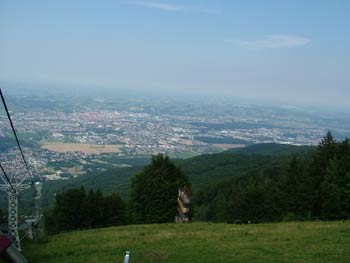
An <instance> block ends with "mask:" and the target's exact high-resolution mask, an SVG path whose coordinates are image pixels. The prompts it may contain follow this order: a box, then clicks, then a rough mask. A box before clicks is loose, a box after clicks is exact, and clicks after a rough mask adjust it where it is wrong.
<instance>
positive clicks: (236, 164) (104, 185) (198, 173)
mask: <svg viewBox="0 0 350 263" xmlns="http://www.w3.org/2000/svg"><path fill="white" fill-rule="evenodd" d="M277 149H278V152H280V155H278V154H277V153H276V152H277ZM305 149H310V150H312V149H313V148H312V147H311V148H308V147H297V146H291V145H278V144H262V145H252V146H248V147H246V148H245V149H244V151H243V150H242V151H243V152H242V153H241V152H237V153H235V152H230V151H225V152H222V153H217V154H205V155H200V156H196V157H193V158H188V159H183V160H175V162H176V164H177V165H179V166H180V167H181V168H182V169H183V170H184V172H185V173H187V174H188V176H189V179H190V182H191V184H192V189H193V190H194V191H197V190H199V189H201V188H202V187H205V186H208V185H214V184H217V183H218V182H220V181H222V180H225V179H230V178H233V177H239V176H242V175H244V174H245V173H246V172H247V171H249V170H257V169H265V168H266V169H267V168H269V167H272V166H276V165H286V164H287V163H288V161H289V160H290V153H296V152H298V151H300V152H304V151H305ZM244 153H249V155H246V154H244ZM271 153H273V154H271ZM142 168H143V167H142V166H136V165H135V166H134V167H131V168H118V169H113V170H109V171H106V172H103V173H100V174H95V175H87V176H81V177H78V178H75V179H68V180H59V181H50V182H47V183H45V184H44V187H43V192H42V205H43V206H44V207H45V206H47V205H49V204H50V203H52V202H53V200H54V194H55V193H59V192H62V191H64V190H67V189H71V188H77V187H80V186H84V187H85V189H90V188H92V189H95V190H97V189H101V190H102V191H103V192H104V193H105V194H110V193H112V192H118V193H119V194H120V196H121V197H122V198H123V199H124V200H127V199H128V195H129V190H130V184H131V178H132V177H133V176H134V174H136V173H137V171H139V170H141V169H142Z"/></svg>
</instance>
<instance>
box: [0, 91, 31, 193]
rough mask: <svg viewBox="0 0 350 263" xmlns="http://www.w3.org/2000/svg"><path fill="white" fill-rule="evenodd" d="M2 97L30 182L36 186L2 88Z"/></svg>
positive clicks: (0, 92)
mask: <svg viewBox="0 0 350 263" xmlns="http://www.w3.org/2000/svg"><path fill="white" fill-rule="evenodd" d="M0 96H1V100H2V104H3V105H4V108H5V111H6V114H7V118H8V120H9V122H10V124H11V128H12V131H13V134H14V135H15V139H16V142H17V146H18V148H19V151H20V152H21V155H22V159H23V162H24V164H25V166H26V168H27V171H28V174H29V177H30V181H31V183H32V185H33V186H34V181H33V177H32V173H31V172H30V170H29V167H28V163H27V161H26V158H25V157H24V154H23V151H22V147H21V144H20V143H19V140H18V137H17V133H16V130H15V127H14V126H13V123H12V119H11V116H10V113H9V111H8V108H7V105H6V101H5V98H4V95H3V94H2V90H1V88H0Z"/></svg>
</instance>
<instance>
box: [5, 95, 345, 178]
mask: <svg viewBox="0 0 350 263" xmlns="http://www.w3.org/2000/svg"><path fill="white" fill-rule="evenodd" d="M10 94H11V95H10V96H9V101H10V103H9V106H10V110H11V114H12V118H13V120H14V123H15V126H16V129H17V131H18V133H19V137H20V140H21V141H22V144H23V146H24V150H25V154H26V156H27V158H28V160H29V163H30V165H31V166H32V168H33V170H34V171H35V174H36V175H40V176H42V177H43V178H44V179H45V180H56V179H67V178H71V177H76V176H81V175H83V174H89V173H96V172H103V171H106V170H108V169H111V168H113V167H124V166H130V165H132V164H131V163H133V162H128V160H130V159H131V158H134V159H137V158H150V156H152V155H155V154H158V153H164V154H167V155H170V156H171V157H173V158H186V157H191V156H196V155H199V154H204V153H215V152H220V151H224V150H229V149H232V148H238V147H245V146H246V145H250V144H257V143H271V142H273V143H281V144H293V145H316V144H317V143H319V141H320V140H321V139H322V137H323V136H324V135H325V133H326V132H327V131H328V130H331V131H332V132H333V133H334V135H335V136H336V137H338V138H339V139H341V138H344V137H347V136H349V133H348V131H349V130H350V129H349V128H350V127H349V126H350V125H349V124H348V123H347V122H346V121H344V120H343V119H342V118H346V116H341V115H340V117H339V116H338V118H335V116H337V115H336V114H334V115H330V113H327V114H324V113H321V112H316V111H313V112H311V111H310V110H305V109H300V108H295V107H287V106H281V105H280V106H273V107H272V106H264V105H260V106H259V105H253V104H247V103H244V104H243V103H239V102H238V101H237V100H236V101H234V100H232V101H230V100H228V99H222V100H220V99H212V100H210V99H182V98H180V97H170V96H169V97H166V98H162V99H159V98H157V97H156V96H146V95H145V96H144V97H142V96H138V97H137V98H135V97H133V96H128V95H125V94H124V95H123V96H120V97H118V96H101V95H99V96H97V97H96V96H92V95H91V96H89V95H81V96H80V95H79V94H76V93H75V94H73V95H69V94H66V93H61V94H60V95H57V94H51V93H49V92H48V93H47V94H46V93H44V94H42V93H40V96H38V95H35V96H34V95H28V94H21V93H19V94H16V95H13V94H12V93H10ZM0 127H1V129H0V139H1V140H2V141H3V142H4V143H3V144H2V147H1V157H2V160H5V162H4V163H5V166H7V168H8V169H11V168H13V167H14V166H15V165H17V164H16V163H20V162H15V161H14V160H15V158H14V156H16V154H17V155H18V153H17V152H16V145H15V144H14V141H13V137H12V135H11V130H10V126H9V124H8V121H7V118H6V116H5V114H4V113H3V112H2V115H1V117H0ZM12 170H16V169H12Z"/></svg>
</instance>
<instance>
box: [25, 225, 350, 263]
mask: <svg viewBox="0 0 350 263" xmlns="http://www.w3.org/2000/svg"><path fill="white" fill-rule="evenodd" d="M349 247H350V223H349V222H307V223H278V224H259V225H229V224H210V223H192V224H188V225H176V224H161V225H135V226H123V227H113V228H104V229H94V230H87V231H80V232H72V233H63V234H59V235H56V236H52V237H50V239H49V242H47V243H43V244H34V243H28V244H26V246H25V248H24V252H25V254H26V255H27V256H28V257H29V258H30V260H31V261H32V262H46V263H50V262H55V263H59V262H71V263H78V262H122V259H123V253H124V251H125V250H127V249H129V250H130V251H131V253H132V254H131V255H132V256H131V262H133V263H137V262H142V263H147V262H167V263H173V262H191V263H196V262H198V263H206V262H254V263H258V262H349V261H348V259H349V257H350V250H349Z"/></svg>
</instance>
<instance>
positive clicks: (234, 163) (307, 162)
mask: <svg viewBox="0 0 350 263" xmlns="http://www.w3.org/2000/svg"><path fill="white" fill-rule="evenodd" d="M249 148H251V149H249ZM239 151H241V152H237V151H226V152H223V153H219V154H207V155H201V156H197V157H194V158H190V159H185V160H175V161H171V160H170V159H169V158H168V157H166V156H163V155H158V156H154V157H153V158H152V162H151V164H150V165H148V166H146V167H144V168H143V170H141V171H139V172H136V174H135V175H134V177H133V179H132V181H131V183H130V185H131V187H130V189H131V190H130V194H129V195H128V198H124V201H123V200H121V198H119V196H117V197H118V198H116V196H115V197H114V200H115V201H116V202H117V203H118V205H116V206H115V207H114V206H112V205H110V206H106V207H105V208H104V209H105V210H104V211H105V213H107V214H106V215H108V213H110V215H112V214H113V213H117V214H118V220H119V221H118V220H117V221H116V220H112V221H110V219H109V217H110V216H103V217H100V219H91V217H93V216H92V214H94V213H95V212H91V216H90V219H87V220H86V219H85V217H81V216H82V215H86V213H87V212H86V211H85V212H77V211H80V210H79V209H87V210H89V209H90V210H91V211H95V209H97V208H96V207H94V206H93V205H92V206H87V205H82V204H84V203H85V204H88V203H89V202H91V201H89V200H92V199H93V198H92V197H91V195H92V196H94V198H95V197H96V196H102V193H101V192H100V191H97V192H96V193H95V194H94V192H93V191H92V190H91V191H92V194H90V193H91V191H90V192H89V194H86V193H85V192H84V191H85V190H82V189H73V190H68V191H66V192H63V193H61V194H58V195H57V196H56V203H55V206H54V208H53V209H52V210H51V214H49V217H48V219H47V223H48V224H47V225H48V226H50V225H51V228H52V226H54V227H53V229H56V230H60V229H70V228H77V227H84V226H85V227H87V226H91V225H97V224H100V225H106V224H121V223H160V222H173V220H174V216H175V214H176V198H177V189H178V188H179V187H180V186H184V185H186V186H189V187H190V185H191V186H192V190H193V195H192V208H193V213H192V220H197V221H214V222H235V221H240V222H248V221H250V222H259V221H281V220H310V219H312V218H315V217H317V218H326V219H341V218H345V217H348V216H349V215H350V144H349V140H348V139H345V140H344V141H341V142H338V141H336V140H335V139H334V138H333V137H332V135H331V133H328V134H327V135H326V136H325V137H324V139H323V140H322V141H321V142H320V144H319V145H318V147H295V146H286V145H277V144H269V145H260V146H259V145H253V146H250V147H248V148H247V149H244V150H243V149H242V150H239ZM133 171H136V170H133ZM130 172H131V170H129V171H128V173H127V174H128V175H129V173H130ZM119 178H120V177H119ZM123 182H124V184H127V180H126V181H125V180H124V181H123ZM110 183H111V181H110ZM108 189H110V187H109V188H108ZM109 191H110V190H109ZM74 196H75V197H74ZM79 196H80V197H79ZM89 196H90V197H89ZM65 198H66V199H65ZM89 198H90V199H89ZM70 199H74V200H75V201H74V202H70V201H69V200H70ZM100 199H101V198H100ZM77 200H81V203H77V202H78V201H77ZM67 202H68V203H70V204H69V207H67V205H66V206H65V205H62V204H65V203H67ZM94 204H96V202H95V203H94ZM108 207H109V208H110V209H114V208H115V209H117V208H118V212H117V211H116V210H115V211H108V209H109V208H108ZM61 209H65V210H62V211H65V213H66V214H68V215H69V213H74V214H75V216H76V217H73V218H74V220H73V222H75V225H74V224H73V225H65V224H68V223H67V222H68V221H69V222H70V221H71V220H72V218H70V219H69V220H68V219H64V220H62V217H61V219H60V216H58V217H57V216H55V217H54V218H56V219H55V220H56V222H52V218H53V217H51V219H50V215H53V214H55V213H56V214H58V215H60V213H61V214H63V212H62V211H60V210H61ZM77 209H78V210H77ZM191 210H192V209H191ZM97 211H100V210H97ZM107 211H108V212H107ZM126 211H128V212H126ZM114 215H115V216H116V214H114ZM121 215H123V216H121ZM61 216H62V215H61ZM80 217H81V218H80ZM83 218H84V219H83ZM87 218H89V217H87ZM102 218H104V220H102ZM50 220H51V221H50ZM60 220H62V222H66V223H63V225H62V224H61V223H60V222H59V221H60ZM79 220H83V221H81V222H80V221H79ZM84 220H85V221H84ZM79 222H80V223H79ZM82 222H83V223H82ZM60 224H61V225H60Z"/></svg>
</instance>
